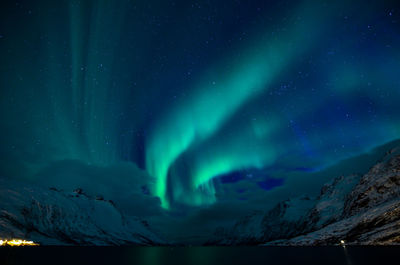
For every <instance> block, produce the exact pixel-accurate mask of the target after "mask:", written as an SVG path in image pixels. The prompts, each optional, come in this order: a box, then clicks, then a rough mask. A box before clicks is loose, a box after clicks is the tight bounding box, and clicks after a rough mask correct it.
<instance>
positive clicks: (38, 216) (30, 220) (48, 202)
mask: <svg viewBox="0 0 400 265" xmlns="http://www.w3.org/2000/svg"><path fill="white" fill-rule="evenodd" d="M0 237H1V238H22V239H29V240H33V241H35V242H39V243H41V244H44V245H49V244H50V245H51V244H57V245H60V244H61V245H64V244H73V245H75V244H79V245H124V244H129V245H135V244H140V245H158V244H164V241H163V240H162V239H160V238H159V237H158V236H156V235H155V234H154V233H153V232H152V231H151V229H150V228H149V226H148V224H147V223H146V222H145V221H142V220H140V219H138V218H136V217H127V216H124V215H123V214H122V213H121V212H120V211H119V210H118V209H117V208H116V207H115V205H114V203H113V202H112V201H108V200H106V199H103V198H101V197H97V198H92V197H88V196H87V195H85V193H84V192H83V191H82V190H75V191H71V192H63V191H59V190H56V189H45V188H42V187H37V186H36V187H35V186H32V185H29V187H28V186H23V184H22V183H18V182H12V181H8V180H2V179H0Z"/></svg>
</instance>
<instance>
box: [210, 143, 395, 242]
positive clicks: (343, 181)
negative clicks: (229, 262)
mask: <svg viewBox="0 0 400 265" xmlns="http://www.w3.org/2000/svg"><path fill="white" fill-rule="evenodd" d="M341 240H343V241H344V242H346V244H399V243H400V148H394V149H391V150H390V151H389V152H387V153H386V155H385V156H384V157H383V158H382V159H381V161H380V162H378V163H377V164H376V165H374V166H373V167H372V168H371V169H370V170H369V171H368V173H366V174H365V175H363V176H360V175H357V174H354V175H350V176H340V177H337V178H335V179H334V180H333V181H332V182H331V183H328V184H326V185H324V186H323V187H322V189H321V192H320V195H319V196H317V197H316V198H308V197H300V198H293V199H288V200H286V201H283V202H280V203H278V204H277V205H276V206H275V207H274V208H273V209H271V210H270V211H268V212H256V213H253V214H251V215H249V216H247V217H245V218H243V219H241V220H239V221H237V222H236V224H235V225H234V226H233V227H231V228H219V229H217V231H216V232H215V234H214V238H212V239H211V240H209V241H208V242H207V243H206V244H220V245H248V244H256V245H258V244H266V245H331V244H338V243H340V241H341Z"/></svg>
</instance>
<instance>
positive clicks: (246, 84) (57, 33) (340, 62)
mask: <svg viewBox="0 0 400 265" xmlns="http://www.w3.org/2000/svg"><path fill="white" fill-rule="evenodd" d="M2 6H3V7H2V8H1V11H0V12H1V13H2V15H1V16H0V50H1V62H0V65H1V68H0V69H1V72H0V76H1V78H0V94H1V97H0V100H1V103H0V107H1V110H0V113H1V121H2V122H1V127H0V128H1V146H2V148H1V151H0V155H1V162H0V173H1V175H2V177H4V178H12V179H13V178H15V179H22V180H24V181H32V182H36V183H42V184H45V185H55V184H57V185H61V186H64V187H66V186H68V187H71V188H73V187H75V186H76V185H80V186H85V187H88V189H93V190H95V191H97V190H100V191H101V192H103V193H107V192H108V193H110V194H112V196H117V197H118V199H116V201H117V203H120V204H121V205H124V207H125V206H126V207H127V208H129V211H131V212H132V213H138V212H140V213H141V214H143V215H151V216H163V217H162V218H164V217H165V215H168V214H169V213H170V212H172V213H174V214H176V216H181V215H185V214H184V213H182V212H185V211H188V212H190V213H193V212H195V214H194V215H198V216H200V215H202V214H203V213H200V211H201V210H203V209H214V208H212V207H215V209H222V208H224V207H225V206H224V205H229V207H231V206H232V205H236V204H237V205H239V204H240V205H241V206H240V207H238V208H240V209H251V208H252V206H253V205H254V207H255V208H257V207H259V205H260V204H262V203H261V202H262V201H268V202H272V201H273V200H275V199H276V200H277V199H278V197H279V196H283V197H284V196H286V195H285V194H291V193H302V192H303V189H304V190H307V191H309V190H312V189H313V187H314V185H315V190H316V191H317V190H318V189H319V186H318V185H319V184H318V183H320V182H319V181H320V180H315V181H314V180H312V179H311V180H310V178H306V177H305V178H304V181H303V177H304V176H306V175H307V176H309V175H310V174H312V173H313V174H314V173H315V174H316V175H317V174H318V172H321V171H323V170H324V169H326V168H328V167H330V166H332V165H335V164H336V163H339V162H340V161H342V160H343V159H346V158H350V157H353V156H358V155H361V154H364V153H367V152H369V151H370V150H371V149H373V148H375V147H377V146H379V145H383V144H385V143H387V142H390V141H392V140H395V139H398V138H399V136H400V105H399V104H400V103H399V102H400V78H399V77H400V26H399V23H400V9H399V8H398V6H397V5H396V1H373V2H371V3H368V4H366V3H364V2H363V1H351V3H350V2H349V1H316V0H315V1H312V0H310V1H279V2H275V1H128V0H120V1H106V0H98V1H95V0H92V1H91V0H88V1H78V0H71V1H5V2H4V3H2ZM363 166H364V165H362V164H359V165H354V170H358V168H363ZM236 176H238V177H236ZM328 177H329V176H328ZM328 177H327V178H328ZM222 178H224V179H225V180H226V181H221V179H222ZM233 179H234V180H233ZM321 181H322V180H321ZM77 183H79V184H77ZM116 187H118V189H120V190H117V188H116ZM276 194H280V195H279V196H278V195H276ZM110 196H111V195H110ZM279 198H281V197H279ZM255 202H257V203H255ZM255 205H257V206H255ZM207 207H209V208H207ZM229 207H228V206H227V208H229ZM139 209H140V210H139ZM197 211H198V212H197ZM215 211H216V210H215ZM222 215H223V214H222V213H221V216H222ZM226 216H227V217H226V218H229V216H230V215H229V214H226ZM174 218H175V215H174ZM193 218H194V217H193ZM205 218H206V217H205Z"/></svg>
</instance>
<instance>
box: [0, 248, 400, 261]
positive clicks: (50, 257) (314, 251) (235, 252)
mask: <svg viewBox="0 0 400 265" xmlns="http://www.w3.org/2000/svg"><path fill="white" fill-rule="evenodd" d="M399 253H400V247H370V246H368V247H346V248H343V247H23V248H10V247H7V248H4V247H3V248H0V264H7V265H8V264H110V265H113V264H139V265H158V264H162V265H180V264H208V265H214V264H215V265H216V264H218V265H220V264H246V265H254V264H307V265H309V264H323V265H329V264H351V265H356V264H360V265H365V264H387V263H389V262H390V263H393V262H394V264H397V262H396V260H397V261H398V257H399Z"/></svg>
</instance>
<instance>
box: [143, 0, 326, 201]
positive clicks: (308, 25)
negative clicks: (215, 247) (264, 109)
mask: <svg viewBox="0 0 400 265" xmlns="http://www.w3.org/2000/svg"><path fill="white" fill-rule="evenodd" d="M332 12H333V10H332V9H331V8H327V7H326V6H323V5H322V6H321V5H318V4H316V3H315V2H312V3H307V4H304V5H302V6H301V7H300V8H299V10H298V11H297V12H296V14H298V15H297V16H294V17H295V19H294V20H293V21H290V24H289V23H288V25H287V28H288V30H287V31H285V32H281V33H278V34H276V35H275V36H273V37H271V36H270V35H268V36H264V37H262V38H259V39H255V40H254V41H253V42H252V43H251V44H250V45H249V47H246V48H245V49H242V50H243V51H242V52H239V53H238V54H239V56H232V57H233V58H228V59H226V60H224V61H223V62H222V64H221V65H218V66H217V67H212V68H211V69H209V71H208V72H207V74H205V76H204V78H203V79H202V80H200V81H199V83H197V84H196V85H195V87H194V91H195V92H194V93H193V94H192V95H190V96H189V97H188V98H186V99H185V101H184V102H181V104H180V105H179V106H177V107H176V108H175V109H172V110H171V112H169V113H167V114H166V115H165V117H164V118H163V119H162V120H161V121H159V122H158V123H157V125H156V127H155V128H154V129H153V130H152V134H151V137H150V139H149V140H148V142H147V145H146V169H147V171H148V172H149V174H150V175H152V176H153V177H155V181H156V182H155V187H154V190H153V194H154V195H156V196H158V197H159V198H160V199H161V204H162V207H164V208H169V207H170V202H169V199H168V195H167V194H168V192H171V193H172V194H174V193H177V194H175V195H173V197H174V198H175V199H178V198H181V199H182V198H183V201H184V202H185V203H188V204H193V205H200V204H203V203H204V202H205V201H208V202H213V201H214V197H213V196H212V194H213V187H212V183H211V182H209V180H211V179H212V178H213V177H216V176H218V175H220V174H223V173H227V172H230V171H234V170H238V169H243V168H250V167H258V168H260V167H262V166H264V165H265V164H266V163H267V162H271V161H272V160H273V157H274V151H273V150H271V149H268V150H264V151H263V150H254V148H253V149H252V148H250V150H245V152H244V153H243V152H242V151H243V148H242V147H243V146H242V145H245V144H246V141H244V139H234V140H233V141H231V142H240V143H241V144H239V145H240V146H239V147H235V145H233V146H232V145H230V144H228V146H229V147H228V148H227V146H219V147H218V148H217V149H218V151H217V152H211V151H210V152H209V153H210V154H209V155H210V156H209V158H208V159H207V160H206V162H205V161H201V162H199V163H198V164H196V166H195V169H194V172H192V174H191V175H188V176H187V178H189V179H190V182H191V186H192V190H186V191H182V190H181V189H179V188H177V189H176V187H174V185H172V187H170V188H171V189H172V190H171V191H168V190H167V189H168V174H169V169H170V168H171V166H172V165H173V164H174V162H175V161H176V159H177V158H178V157H179V156H181V155H182V154H183V153H184V152H185V151H186V150H187V149H188V148H189V147H190V146H191V145H193V144H197V143H199V142H202V141H205V140H206V139H207V138H209V137H210V136H212V135H213V134H215V133H216V132H217V131H218V130H219V129H220V128H221V127H222V125H223V124H224V123H225V122H226V121H227V120H229V118H230V117H231V116H232V115H233V114H234V113H235V111H237V110H238V109H239V108H240V107H241V106H242V105H244V104H245V103H246V102H248V101H250V100H251V99H252V98H254V97H255V96H256V95H258V94H259V93H261V92H263V91H264V90H266V89H268V85H269V84H270V83H271V82H272V81H273V80H274V79H275V78H276V77H277V76H278V75H279V73H280V71H282V70H283V69H284V68H285V67H288V66H289V64H290V62H291V60H293V58H296V57H297V56H299V55H300V54H302V53H304V52H306V51H307V50H309V49H310V48H311V47H312V45H313V42H314V41H315V40H317V39H318V38H321V36H322V33H323V32H321V30H322V27H320V25H322V24H324V26H325V27H326V25H327V24H328V25H329V17H330V14H331V13H332ZM298 18H301V19H298ZM267 126H268V125H267ZM240 137H241V138H243V137H244V138H247V139H251V138H248V137H246V136H240ZM260 149H261V148H260ZM178 187H179V186H178ZM196 190H199V191H200V192H201V193H205V194H207V195H206V200H202V199H199V198H198V197H196V198H197V199H194V200H191V199H187V198H185V197H189V198H190V197H191V195H190V193H191V192H196ZM210 196H211V197H210Z"/></svg>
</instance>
